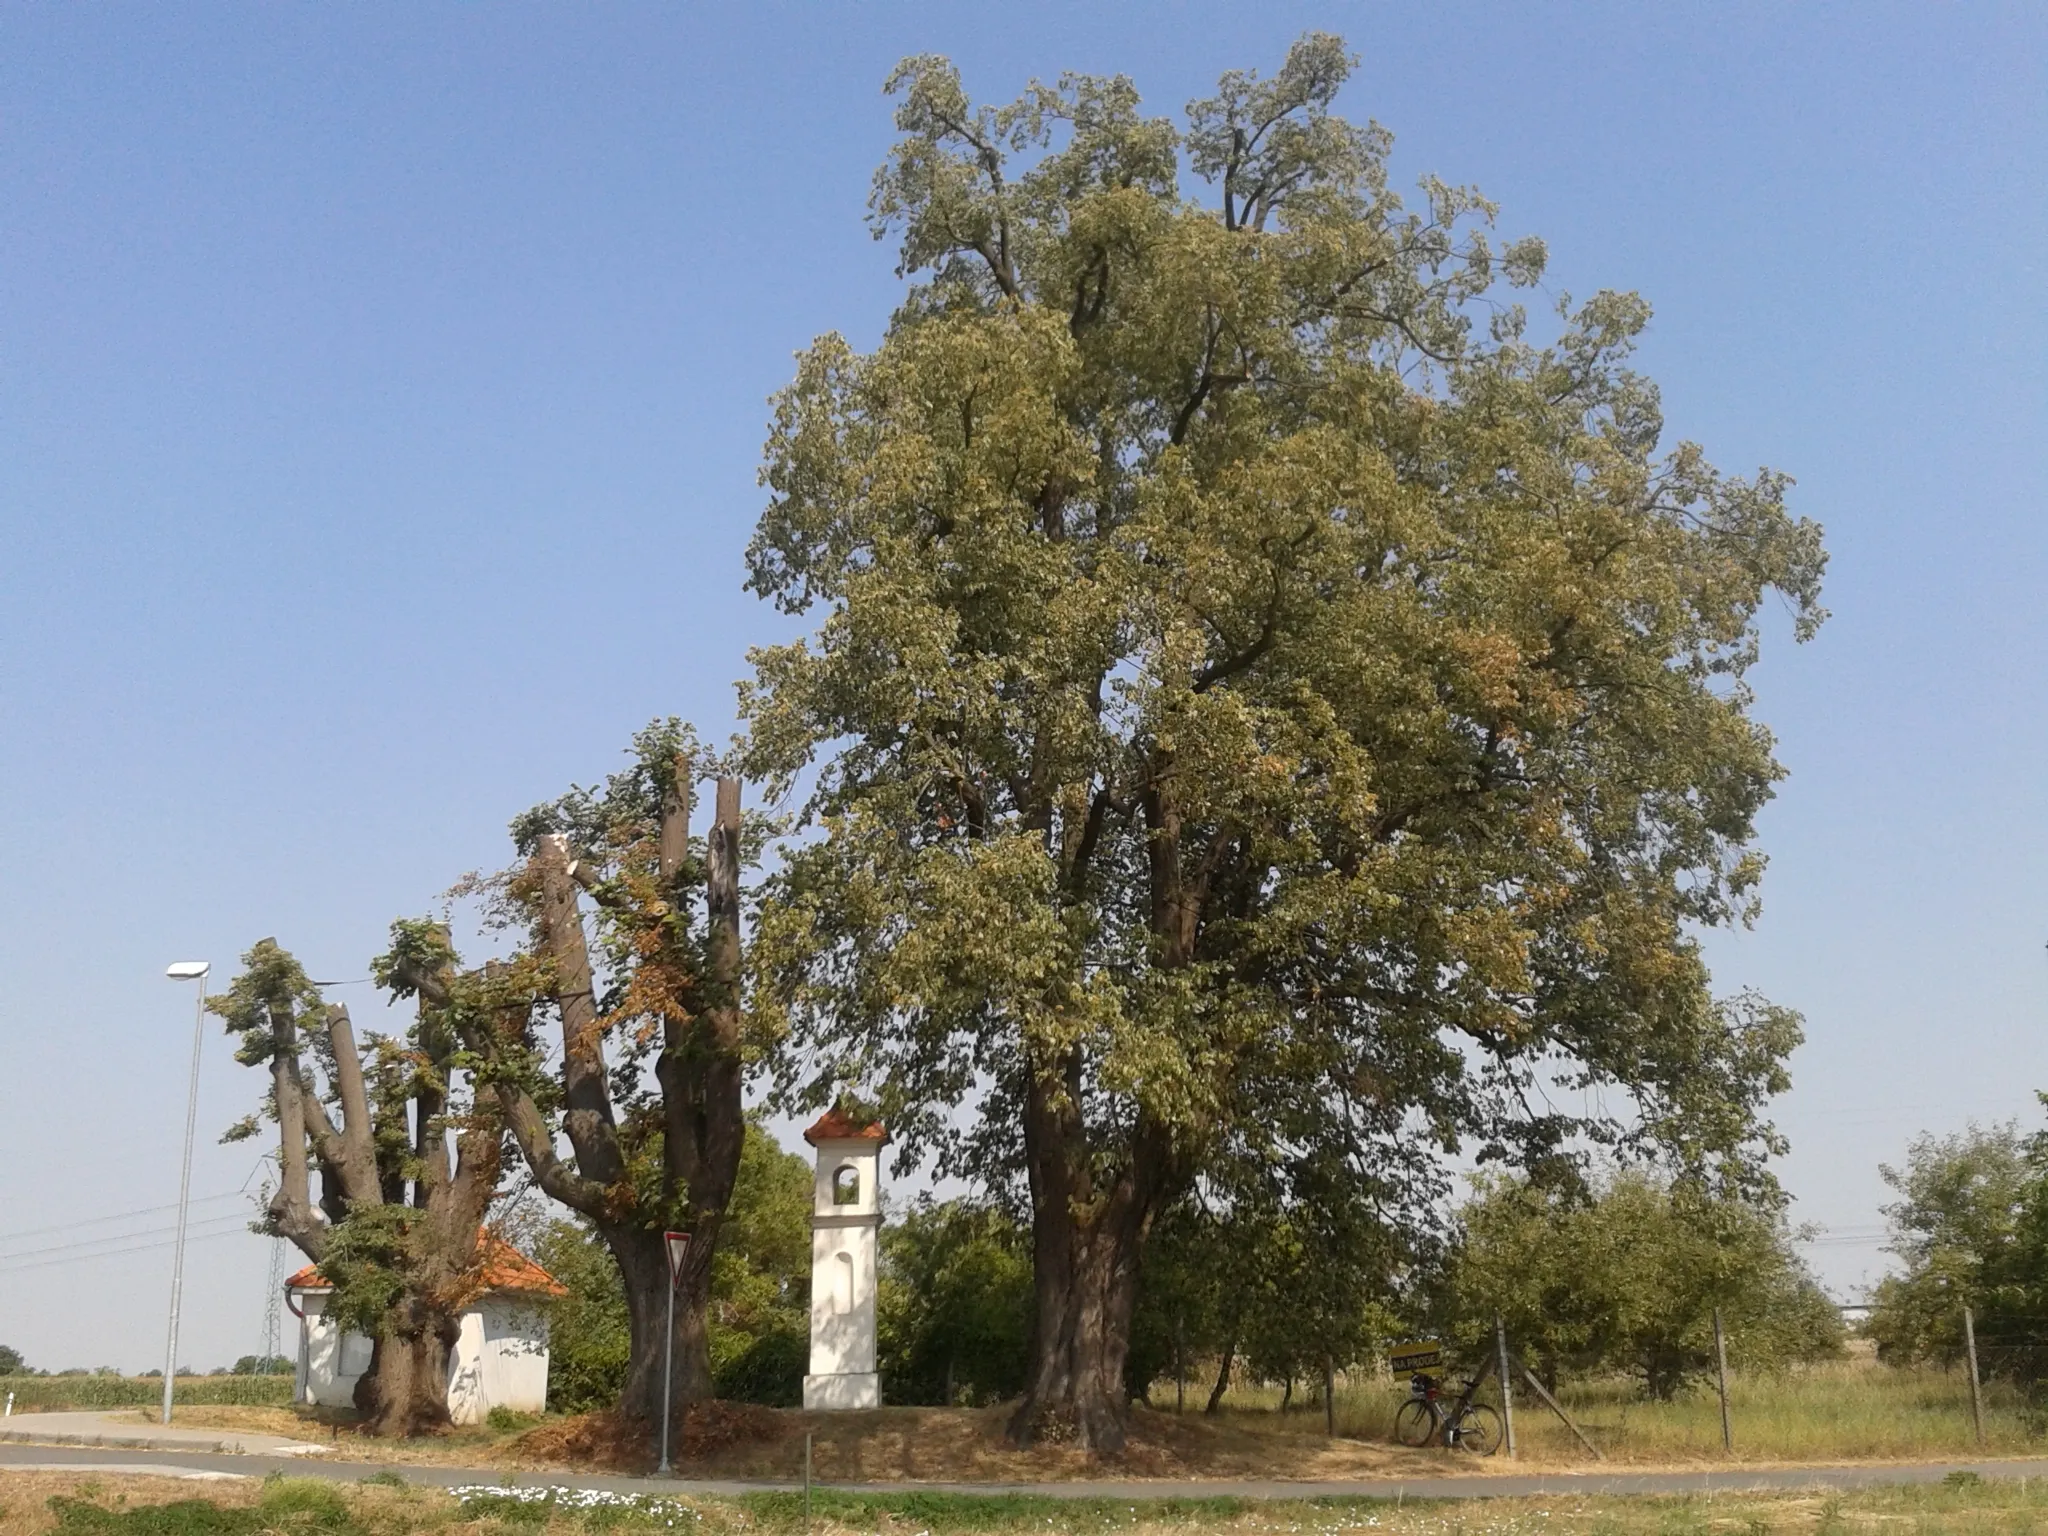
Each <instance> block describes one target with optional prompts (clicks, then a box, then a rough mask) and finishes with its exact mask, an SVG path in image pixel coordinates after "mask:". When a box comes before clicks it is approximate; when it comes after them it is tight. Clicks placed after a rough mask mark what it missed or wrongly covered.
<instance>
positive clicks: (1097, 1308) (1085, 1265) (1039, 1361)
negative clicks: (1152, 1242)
mask: <svg viewBox="0 0 2048 1536" xmlns="http://www.w3.org/2000/svg"><path fill="white" fill-rule="evenodd" d="M1058 1237H1059V1239H1060V1240H1058V1241H1054V1242H1050V1243H1048V1242H1040V1243H1039V1244H1037V1245H1036V1246H1037V1248H1038V1252H1037V1253H1036V1254H1035V1255H1034V1260H1033V1266H1032V1267H1033V1271H1034V1279H1035V1288H1036V1291H1037V1302H1038V1314H1037V1317H1036V1319H1035V1320H1034V1327H1033V1333H1032V1341H1031V1343H1032V1349H1031V1374H1030V1378H1029V1380H1028V1382H1027V1384H1026V1387H1025V1392H1024V1401H1023V1402H1022V1403H1021V1404H1020V1405H1019V1406H1018V1408H1017V1412H1016V1414H1015V1415H1014V1416H1013V1417H1012V1418H1011V1420H1010V1436H1011V1438H1012V1439H1013V1440H1015V1441H1017V1442H1018V1443H1019V1444H1031V1443H1033V1442H1035V1441H1042V1440H1050V1441H1066V1440H1071V1441H1072V1442H1073V1443H1075V1444H1077V1445H1079V1446H1081V1447H1082V1448H1084V1449H1086V1450H1091V1451H1097V1452H1100V1453H1102V1454H1104V1455H1115V1454H1116V1453H1117V1452H1119V1451H1121V1450H1122V1449H1123V1446H1124V1435H1125V1429H1126V1421H1127V1419H1128V1415H1129V1406H1130V1405H1129V1403H1128V1401H1127V1399H1126V1398H1125V1395H1124V1356H1125V1355H1126V1353H1128V1351H1129V1349H1130V1325H1131V1306H1132V1303H1133V1301H1134V1300H1135V1298H1136V1293H1137V1287H1136V1286H1135V1284H1133V1276H1134V1275H1135V1272H1136V1269H1137V1262H1138V1247H1139V1245H1138V1241H1137V1234H1136V1233H1135V1232H1133V1231H1132V1230H1130V1226H1129V1223H1128V1222H1123V1223H1111V1222H1108V1221H1098V1222H1096V1223H1093V1224H1091V1225H1089V1226H1086V1227H1077V1228H1074V1229H1070V1230H1069V1231H1066V1232H1064V1233H1060V1234H1058ZM1048 1249H1051V1250H1053V1251H1051V1252H1048V1251H1047V1250H1048Z"/></svg>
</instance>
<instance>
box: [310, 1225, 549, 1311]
mask: <svg viewBox="0 0 2048 1536" xmlns="http://www.w3.org/2000/svg"><path fill="white" fill-rule="evenodd" d="M476 1256H477V1266H476V1271H475V1273H474V1274H473V1275H472V1276H471V1277H470V1283H469V1284H468V1285H467V1286H466V1287H465V1290H466V1291H467V1293H468V1294H469V1295H470V1296H481V1295H484V1294H485V1293H486V1292H489V1291H523V1292H526V1293H528V1294H530V1295H536V1296H566V1295H568V1294H569V1290H568V1287H567V1286H565V1285H563V1284H562V1282H561V1281H559V1280H557V1279H556V1278H555V1277H554V1276H553V1275H551V1274H549V1273H548V1272H547V1271H546V1270H544V1269H542V1268H541V1267H540V1266H539V1265H538V1264H536V1263H534V1262H533V1260H531V1259H529V1258H528V1257H527V1256H526V1255H525V1254H523V1253H521V1252H520V1251H519V1250H518V1249H517V1248H514V1247H513V1246H512V1245H511V1244H510V1243H508V1242H506V1241H505V1240H504V1239H503V1238H502V1237H496V1236H493V1235H492V1234H491V1233H489V1232H486V1233H484V1234H482V1236H481V1237H480V1239H479V1240H478V1243H477V1255H476ZM284 1288H285V1289H286V1290H288V1291H331V1290H333V1289H334V1286H333V1284H332V1282H330V1281H329V1280H328V1278H327V1277H326V1276H325V1275H323V1274H321V1273H320V1266H319V1265H317V1264H308V1265H307V1266H306V1267H305V1268H304V1269H300V1270H294V1271H293V1272H292V1274H291V1275H289V1276H288V1277H287V1278H286V1280H285V1282H284Z"/></svg>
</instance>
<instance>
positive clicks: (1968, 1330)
mask: <svg viewBox="0 0 2048 1536" xmlns="http://www.w3.org/2000/svg"><path fill="white" fill-rule="evenodd" d="M1963 1353H1964V1354H1966V1355H1968V1356H1969V1357H1970V1418H1971V1421H1972V1422H1973V1423H1975V1424H1976V1426H1977V1443H1978V1444H1979V1445H1982V1444H1983V1443H1984V1389H1983V1388H1982V1387H1980V1386H1979V1385H1978V1384H1977V1320H1976V1319H1975V1318H1973V1317H1972V1316H1970V1309H1969V1308H1968V1307H1965V1308H1963Z"/></svg>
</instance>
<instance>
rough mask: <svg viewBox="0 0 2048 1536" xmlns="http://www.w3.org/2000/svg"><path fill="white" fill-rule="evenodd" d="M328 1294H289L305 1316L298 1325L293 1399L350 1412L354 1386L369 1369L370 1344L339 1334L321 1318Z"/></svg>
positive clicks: (357, 1338) (351, 1335)
mask: <svg viewBox="0 0 2048 1536" xmlns="http://www.w3.org/2000/svg"><path fill="white" fill-rule="evenodd" d="M329 1294H330V1293H329V1292H326V1291H295V1292H293V1293H292V1295H293V1299H294V1300H296V1301H297V1302H298V1304H299V1306H300V1308H301V1310H303V1311H304V1312H305V1314H306V1315H305V1317H304V1318H303V1319H301V1320H300V1323H299V1369H298V1381H297V1387H296V1391H295V1392H294V1394H293V1395H294V1397H295V1399H296V1400H297V1401H298V1402H301V1403H313V1404H318V1405H319V1406H320V1407H322V1408H353V1407H354V1406H355V1400H356V1399H355V1392H356V1382H357V1381H358V1380H359V1379H360V1378H361V1376H362V1374H363V1372H365V1371H367V1370H368V1369H369V1368H370V1341H369V1340H368V1339H366V1338H365V1337H363V1335H361V1334H360V1333H343V1332H342V1330H341V1329H340V1328H339V1327H337V1326H336V1325H335V1324H334V1323H332V1322H329V1321H328V1319H327V1317H326V1316H325V1313H326V1310H327V1302H328V1298H329Z"/></svg>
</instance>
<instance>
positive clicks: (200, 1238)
mask: <svg viewBox="0 0 2048 1536" xmlns="http://www.w3.org/2000/svg"><path fill="white" fill-rule="evenodd" d="M247 1230H248V1229H247V1228H246V1227H227V1228H224V1229H222V1230H221V1231H219V1232H202V1233H199V1234H198V1235H196V1236H195V1235H192V1234H191V1233H187V1234H186V1237H185V1241H186V1242H188V1243H210V1242H212V1241H214V1240H215V1239H216V1238H222V1237H239V1236H241V1235H243V1234H244V1233H245V1232H247ZM174 1241H176V1239H174V1238H168V1237H166V1238H161V1239H159V1240H158V1241H156V1242H153V1243H137V1244H136V1245H135V1246H134V1247H132V1248H110V1249H108V1250H107V1251H106V1252H105V1253H70V1254H65V1255H63V1256H62V1257H60V1258H54V1259H38V1260H37V1261H36V1262H35V1263H33V1264H18V1265H15V1266H14V1267H12V1268H0V1279H4V1278H6V1277H7V1276H9V1275H19V1274H25V1273H27V1272H28V1271H29V1270H32V1269H48V1268H50V1267H51V1266H52V1265H53V1264H82V1263H85V1262H87V1261H89V1260H92V1259H118V1258H121V1257H122V1256H124V1255H126V1254H131V1253H147V1252H149V1251H150V1250H151V1249H153V1248H168V1247H170V1246H171V1244H172V1243H173V1242H174Z"/></svg>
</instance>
